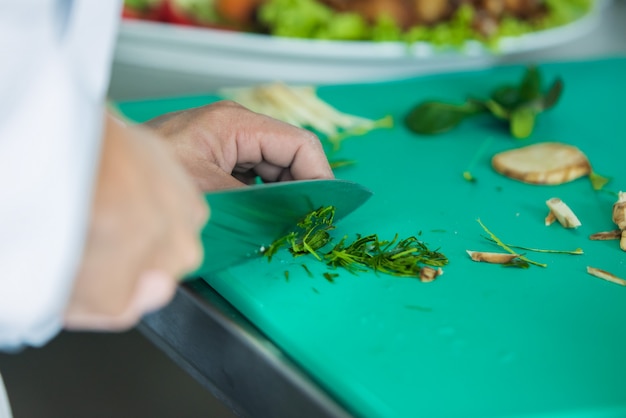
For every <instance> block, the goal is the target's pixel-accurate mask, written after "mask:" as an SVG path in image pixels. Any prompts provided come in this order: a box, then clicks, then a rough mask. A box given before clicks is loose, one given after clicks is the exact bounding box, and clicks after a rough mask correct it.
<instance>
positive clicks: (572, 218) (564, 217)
mask: <svg viewBox="0 0 626 418" xmlns="http://www.w3.org/2000/svg"><path fill="white" fill-rule="evenodd" d="M546 205H548V208H550V211H549V212H548V216H546V220H545V223H546V226H549V225H551V224H552V223H553V222H554V221H555V220H557V221H559V223H560V224H561V226H563V228H578V227H579V226H581V225H582V223H581V222H580V220H579V219H578V217H577V216H576V214H575V213H574V212H573V211H572V209H570V207H569V206H567V204H566V203H565V202H563V201H562V200H561V199H559V198H558V197H553V198H551V199H548V200H547V201H546Z"/></svg>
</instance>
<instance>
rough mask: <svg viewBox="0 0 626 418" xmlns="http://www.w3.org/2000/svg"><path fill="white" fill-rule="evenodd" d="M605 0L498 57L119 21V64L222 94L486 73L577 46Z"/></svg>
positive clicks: (472, 46) (472, 49)
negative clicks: (202, 83)
mask: <svg viewBox="0 0 626 418" xmlns="http://www.w3.org/2000/svg"><path fill="white" fill-rule="evenodd" d="M607 3H608V0H603V1H601V0H598V1H596V3H595V7H594V8H593V10H592V11H591V12H590V13H588V14H587V15H585V16H584V17H582V18H581V19H579V20H577V21H575V22H572V23H570V24H567V25H564V26H560V27H557V28H554V29H549V30H545V31H541V32H535V33H532V34H527V35H522V36H519V37H510V38H503V39H502V40H501V41H500V45H499V52H497V53H494V52H493V51H491V50H489V49H488V48H486V47H485V46H484V45H482V44H481V43H479V42H476V41H471V42H468V43H467V44H466V45H465V47H464V48H462V49H461V50H459V49H447V50H442V49H441V48H437V47H434V46H433V45H431V44H428V43H424V42H420V43H415V44H413V45H410V46H408V45H406V44H404V43H400V42H362V41H324V40H308V39H295V38H282V37H274V36H268V35H258V34H248V33H239V32H229V31H222V30H214V29H205V28H195V27H186V26H178V25H170V24H163V23H153V22H142V21H124V22H123V23H122V26H121V30H120V35H119V39H118V45H117V49H116V54H115V61H116V63H117V64H123V65H129V66H135V67H139V68H144V69H159V70H166V71H173V72H178V73H182V74H189V75H195V76H198V75H200V76H206V77H210V78H212V79H214V80H218V81H219V82H218V83H217V84H219V85H222V86H235V85H251V84H256V83H261V82H269V81H276V80H280V81H284V82H288V83H310V84H330V83H347V82H360V81H377V80H390V79H397V78H402V77H408V76H413V75H417V74H424V73H429V72H430V73H432V72H440V71H448V70H459V69H468V68H475V67H481V66H487V65H492V64H494V63H496V62H498V61H500V60H502V59H503V57H506V56H510V55H513V54H520V53H524V52H529V51H537V50H541V49H546V48H550V47H554V46H556V45H559V44H562V43H565V42H570V41H573V40H576V39H578V38H580V37H583V36H585V35H586V34H588V33H589V32H590V31H591V30H592V29H593V28H594V27H595V26H596V25H597V24H598V21H599V18H600V15H601V10H602V9H603V7H604V6H605V5H606V4H607Z"/></svg>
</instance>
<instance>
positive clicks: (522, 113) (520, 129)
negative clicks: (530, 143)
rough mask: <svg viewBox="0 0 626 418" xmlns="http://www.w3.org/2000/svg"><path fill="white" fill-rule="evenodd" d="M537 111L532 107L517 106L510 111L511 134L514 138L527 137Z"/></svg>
mask: <svg viewBox="0 0 626 418" xmlns="http://www.w3.org/2000/svg"><path fill="white" fill-rule="evenodd" d="M536 116H537V111H536V110H535V109H533V108H532V107H526V106H523V107H519V108H517V109H515V110H514V111H513V113H511V134H513V136H514V137H516V138H527V137H529V136H530V134H531V133H532V132H533V128H534V127H535V117H536Z"/></svg>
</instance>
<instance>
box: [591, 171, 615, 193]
mask: <svg viewBox="0 0 626 418" xmlns="http://www.w3.org/2000/svg"><path fill="white" fill-rule="evenodd" d="M589 181H591V187H593V190H602V189H603V188H604V186H606V185H607V184H608V183H609V182H610V181H611V178H610V177H604V176H602V175H600V174H598V173H596V172H595V171H592V172H591V173H589Z"/></svg>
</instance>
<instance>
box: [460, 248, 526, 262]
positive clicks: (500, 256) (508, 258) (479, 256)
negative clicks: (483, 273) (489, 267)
mask: <svg viewBox="0 0 626 418" xmlns="http://www.w3.org/2000/svg"><path fill="white" fill-rule="evenodd" d="M465 251H466V252H467V254H468V255H469V256H470V258H471V259H472V260H474V261H482V262H484V263H492V264H511V263H513V262H514V261H515V259H518V258H519V257H520V255H519V254H515V253H494V252H485V251H470V250H465Z"/></svg>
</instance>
